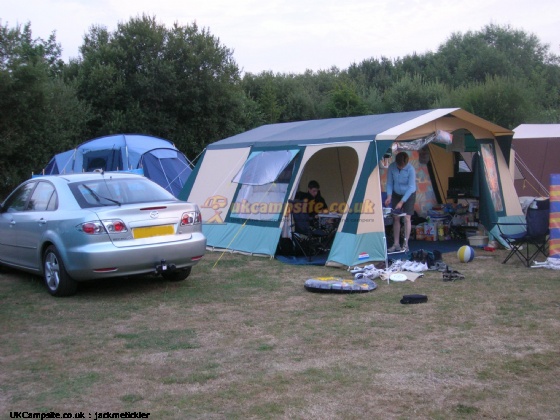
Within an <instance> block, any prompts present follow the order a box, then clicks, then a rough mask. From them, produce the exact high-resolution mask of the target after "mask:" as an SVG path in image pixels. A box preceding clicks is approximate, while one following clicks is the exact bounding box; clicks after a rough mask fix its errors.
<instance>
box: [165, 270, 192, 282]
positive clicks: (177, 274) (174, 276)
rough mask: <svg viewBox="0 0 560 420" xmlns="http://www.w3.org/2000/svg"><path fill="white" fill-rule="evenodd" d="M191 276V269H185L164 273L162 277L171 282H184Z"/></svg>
mask: <svg viewBox="0 0 560 420" xmlns="http://www.w3.org/2000/svg"><path fill="white" fill-rule="evenodd" d="M189 274H191V267H187V268H183V269H181V270H173V271H164V272H163V273H161V276H162V277H163V278H164V279H165V280H169V281H183V280H185V279H186V278H187V277H189Z"/></svg>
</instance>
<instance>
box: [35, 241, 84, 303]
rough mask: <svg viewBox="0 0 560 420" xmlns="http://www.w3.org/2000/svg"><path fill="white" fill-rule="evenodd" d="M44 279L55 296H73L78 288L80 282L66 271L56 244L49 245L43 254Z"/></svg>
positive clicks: (49, 290)
mask: <svg viewBox="0 0 560 420" xmlns="http://www.w3.org/2000/svg"><path fill="white" fill-rule="evenodd" d="M43 279H44V280H45V285H46V286H47V290H48V292H49V293H50V294H51V295H53V296H71V295H73V294H74V293H76V291H77V290H78V283H77V282H76V280H74V279H73V278H72V277H70V276H69V275H68V273H67V272H66V268H65V267H64V262H62V258H60V254H59V253H58V250H57V249H56V247H55V246H54V245H51V246H49V247H48V248H47V250H46V251H45V253H44V255H43Z"/></svg>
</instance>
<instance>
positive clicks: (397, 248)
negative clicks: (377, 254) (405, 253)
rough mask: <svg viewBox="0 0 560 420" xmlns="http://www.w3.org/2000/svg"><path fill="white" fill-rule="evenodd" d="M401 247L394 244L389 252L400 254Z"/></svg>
mask: <svg viewBox="0 0 560 420" xmlns="http://www.w3.org/2000/svg"><path fill="white" fill-rule="evenodd" d="M400 251H401V246H400V245H399V244H394V245H393V246H392V247H391V248H389V249H388V250H387V252H400Z"/></svg>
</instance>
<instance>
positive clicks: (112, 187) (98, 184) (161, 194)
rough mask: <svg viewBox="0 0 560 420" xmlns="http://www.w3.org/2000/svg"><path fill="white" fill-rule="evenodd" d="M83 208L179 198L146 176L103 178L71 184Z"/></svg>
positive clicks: (71, 188) (73, 192)
mask: <svg viewBox="0 0 560 420" xmlns="http://www.w3.org/2000/svg"><path fill="white" fill-rule="evenodd" d="M69 186H70V190H71V191H72V194H74V197H75V198H76V201H77V202H78V204H79V205H80V206H81V207H82V208H88V207H99V206H115V205H121V204H135V203H153V202H156V201H169V200H173V201H175V200H177V199H176V198H175V197H174V196H173V194H171V193H169V192H167V191H166V190H165V189H163V188H162V187H160V186H159V185H157V184H156V183H154V182H152V181H150V180H148V179H146V178H118V179H113V178H102V179H95V180H89V181H80V182H74V183H71V184H69Z"/></svg>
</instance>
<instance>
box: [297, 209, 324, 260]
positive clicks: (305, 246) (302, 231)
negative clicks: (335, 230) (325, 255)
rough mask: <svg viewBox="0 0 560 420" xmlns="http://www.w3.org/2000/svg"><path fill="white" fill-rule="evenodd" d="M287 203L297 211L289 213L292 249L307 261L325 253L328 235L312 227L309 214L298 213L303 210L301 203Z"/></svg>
mask: <svg viewBox="0 0 560 420" xmlns="http://www.w3.org/2000/svg"><path fill="white" fill-rule="evenodd" d="M289 203H290V204H291V205H292V209H297V210H298V211H292V212H291V218H292V219H291V220H292V229H291V234H292V241H293V243H294V248H295V249H299V250H300V251H301V252H302V253H303V255H305V256H306V257H307V258H308V259H311V258H312V257H314V256H315V255H318V254H320V253H321V252H323V251H326V250H327V249H326V245H327V244H328V237H329V233H328V232H326V231H325V230H323V229H320V228H317V227H314V226H313V220H312V219H311V218H310V217H309V214H308V213H307V212H304V211H299V210H300V209H302V208H304V207H303V204H304V202H303V201H301V200H290V201H289Z"/></svg>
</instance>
